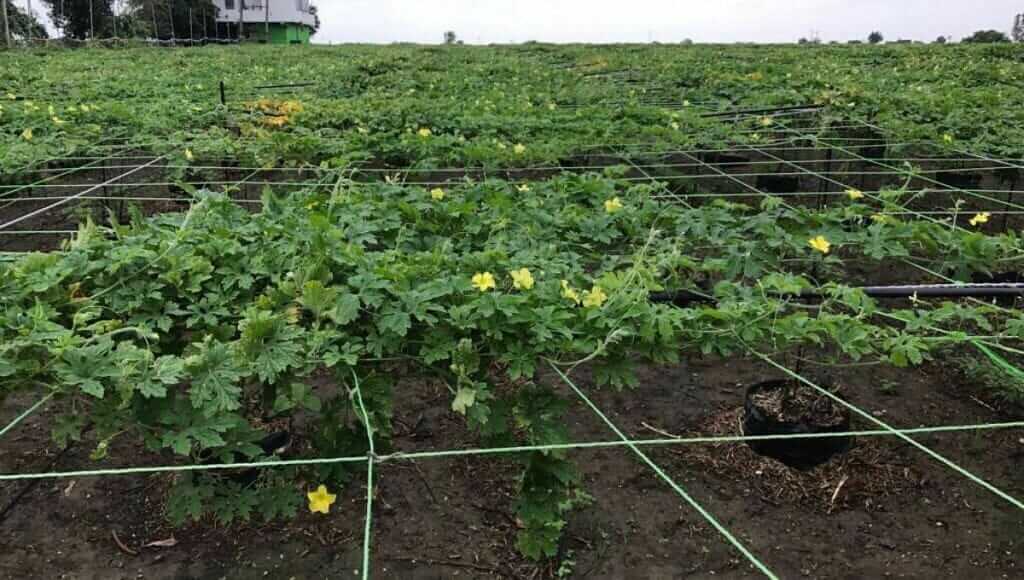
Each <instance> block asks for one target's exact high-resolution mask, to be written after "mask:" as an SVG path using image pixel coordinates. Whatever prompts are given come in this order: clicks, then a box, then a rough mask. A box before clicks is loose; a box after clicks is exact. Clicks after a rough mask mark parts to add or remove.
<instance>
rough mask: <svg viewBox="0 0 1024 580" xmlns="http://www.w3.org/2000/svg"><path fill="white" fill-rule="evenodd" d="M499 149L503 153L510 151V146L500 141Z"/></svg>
mask: <svg viewBox="0 0 1024 580" xmlns="http://www.w3.org/2000/svg"><path fill="white" fill-rule="evenodd" d="M498 149H501V150H502V151H504V150H505V149H508V145H505V144H504V143H502V142H501V141H498Z"/></svg>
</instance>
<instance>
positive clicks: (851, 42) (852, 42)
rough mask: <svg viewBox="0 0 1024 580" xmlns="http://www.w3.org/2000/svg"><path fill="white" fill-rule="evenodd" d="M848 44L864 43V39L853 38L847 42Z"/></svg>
mask: <svg viewBox="0 0 1024 580" xmlns="http://www.w3.org/2000/svg"><path fill="white" fill-rule="evenodd" d="M846 44H864V41H863V40H851V41H850V42H847V43H846Z"/></svg>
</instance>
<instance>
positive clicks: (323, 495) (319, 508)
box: [306, 485, 338, 514]
mask: <svg viewBox="0 0 1024 580" xmlns="http://www.w3.org/2000/svg"><path fill="white" fill-rule="evenodd" d="M306 497H308V498H309V511H311V512H313V513H321V514H326V513H329V512H330V511H331V504H333V503H334V502H335V501H337V500H338V496H337V495H334V494H333V493H328V492H327V486H325V485H321V486H320V487H318V488H316V491H311V492H309V493H307V494H306Z"/></svg>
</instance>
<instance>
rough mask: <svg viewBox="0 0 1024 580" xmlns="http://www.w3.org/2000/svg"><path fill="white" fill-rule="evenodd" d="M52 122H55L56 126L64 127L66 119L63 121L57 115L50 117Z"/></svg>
mask: <svg viewBox="0 0 1024 580" xmlns="http://www.w3.org/2000/svg"><path fill="white" fill-rule="evenodd" d="M50 120H51V121H53V124H54V125H63V124H64V119H61V118H60V117H58V116H56V115H54V116H52V117H50Z"/></svg>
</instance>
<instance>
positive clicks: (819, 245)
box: [807, 236, 832, 254]
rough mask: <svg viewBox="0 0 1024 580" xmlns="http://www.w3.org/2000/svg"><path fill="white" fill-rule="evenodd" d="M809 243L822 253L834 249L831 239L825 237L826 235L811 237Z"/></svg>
mask: <svg viewBox="0 0 1024 580" xmlns="http://www.w3.org/2000/svg"><path fill="white" fill-rule="evenodd" d="M807 245H808V246H810V247H812V248H814V249H815V250H817V251H819V252H821V253H822V254H827V253H829V251H830V250H831V249H832V244H830V243H829V241H828V240H826V239H825V236H818V237H816V238H811V239H810V240H807Z"/></svg>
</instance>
